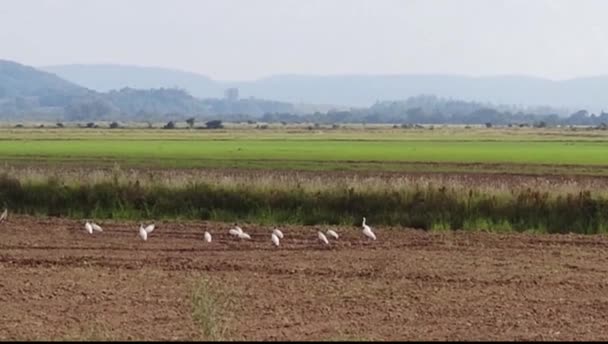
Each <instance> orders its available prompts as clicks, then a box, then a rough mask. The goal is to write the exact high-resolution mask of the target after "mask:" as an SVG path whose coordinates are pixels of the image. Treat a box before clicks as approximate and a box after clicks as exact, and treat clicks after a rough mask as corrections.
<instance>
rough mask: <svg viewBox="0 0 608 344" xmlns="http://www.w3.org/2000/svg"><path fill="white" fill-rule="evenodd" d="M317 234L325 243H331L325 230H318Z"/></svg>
mask: <svg viewBox="0 0 608 344" xmlns="http://www.w3.org/2000/svg"><path fill="white" fill-rule="evenodd" d="M317 236H318V237H319V240H321V242H322V243H324V244H325V245H329V241H328V240H327V237H326V236H325V234H323V232H321V231H318V232H317Z"/></svg>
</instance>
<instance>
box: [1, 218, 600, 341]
mask: <svg viewBox="0 0 608 344" xmlns="http://www.w3.org/2000/svg"><path fill="white" fill-rule="evenodd" d="M101 225H102V226H103V228H104V232H103V233H94V234H93V235H89V234H87V233H86V232H85V231H84V229H83V223H82V222H78V221H72V220H65V219H55V218H51V219H39V218H32V217H10V218H9V220H8V221H7V222H4V223H2V224H0V339H2V340H8V339H39V340H40V339H42V340H44V339H53V340H58V339H59V340H61V339H81V340H86V339H125V340H137V339H139V340H160V339H167V340H189V339H199V338H201V337H200V331H199V328H198V327H197V323H196V322H195V321H194V320H193V318H192V292H193V285H194V283H195V282H196V281H197V280H198V279H200V278H203V277H206V278H208V279H209V280H211V281H212V282H213V283H215V284H217V285H218V288H220V289H221V290H222V292H223V293H224V294H225V295H229V296H230V303H228V304H227V305H226V307H227V309H225V311H226V312H227V313H229V314H230V317H229V319H227V320H226V322H225V323H224V324H225V326H226V328H227V331H226V333H225V339H229V340H233V339H235V340H238V339H250V340H283V339H284V340H348V339H352V340H368V339H369V340H467V339H468V340H484V339H485V340H501V339H502V340H524V339H530V340H583V339H588V340H607V339H608V238H607V237H604V236H580V235H531V234H508V235H506V234H504V235H503V234H491V233H463V232H459V233H425V232H422V231H417V230H411V229H402V228H374V230H375V232H376V235H377V236H378V240H377V241H373V242H372V241H367V240H364V237H363V235H362V234H361V231H360V230H359V228H335V229H336V230H337V231H338V233H339V234H340V235H341V237H340V239H339V240H337V241H335V240H331V239H330V245H329V246H328V247H324V246H322V244H320V243H319V242H318V241H317V236H316V231H315V229H314V228H303V227H282V229H283V233H284V234H285V238H284V239H283V240H282V241H281V246H280V247H278V248H275V247H273V246H272V243H271V241H270V230H271V229H270V228H262V227H258V226H248V225H243V226H242V227H243V229H244V230H245V231H247V232H248V233H250V234H251V236H252V240H251V241H239V240H238V239H235V238H233V237H230V236H229V235H228V229H229V228H230V224H223V223H208V222H201V223H192V222H189V223H186V222H182V223H170V222H166V223H165V222H160V223H159V222H157V223H156V225H157V229H155V231H154V232H153V233H152V234H151V235H150V237H149V239H148V241H146V242H143V241H141V240H140V239H139V238H138V237H137V228H138V224H137V223H134V222H130V223H126V222H109V221H107V222H103V221H102V222H101ZM371 225H372V227H373V224H371ZM204 230H209V231H210V232H211V234H212V235H213V241H212V242H211V243H205V242H203V240H202V238H203V232H204Z"/></svg>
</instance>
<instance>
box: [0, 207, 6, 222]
mask: <svg viewBox="0 0 608 344" xmlns="http://www.w3.org/2000/svg"><path fill="white" fill-rule="evenodd" d="M7 217H8V208H4V211H3V212H2V215H0V223H2V222H3V221H4V220H6V218H7Z"/></svg>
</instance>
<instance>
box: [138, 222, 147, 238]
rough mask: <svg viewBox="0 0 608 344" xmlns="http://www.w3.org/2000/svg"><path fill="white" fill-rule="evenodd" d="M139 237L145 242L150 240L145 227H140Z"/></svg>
mask: <svg viewBox="0 0 608 344" xmlns="http://www.w3.org/2000/svg"><path fill="white" fill-rule="evenodd" d="M139 237H140V238H141V239H142V240H143V241H146V240H148V232H146V229H145V228H144V225H142V224H140V225H139Z"/></svg>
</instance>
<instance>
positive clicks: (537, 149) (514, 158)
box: [0, 140, 608, 168]
mask: <svg viewBox="0 0 608 344" xmlns="http://www.w3.org/2000/svg"><path fill="white" fill-rule="evenodd" d="M0 156H2V157H3V158H5V159H6V158H9V159H10V158H19V159H27V158H29V159H32V160H34V159H51V160H61V159H67V160H70V159H79V158H82V159H91V158H95V159H112V160H116V161H124V162H129V161H130V160H148V161H150V160H154V162H155V163H156V164H158V166H163V164H165V162H164V160H168V161H171V162H178V163H179V165H180V166H182V167H196V166H197V165H198V163H197V161H199V160H218V161H223V162H228V161H233V162H239V161H249V162H251V161H264V162H265V163H267V165H268V167H270V168H274V167H282V166H283V167H288V166H289V164H290V163H291V162H302V161H309V162H320V163H322V164H324V165H326V167H327V165H330V166H332V165H333V167H340V165H344V164H348V163H352V162H377V163H382V162H435V163H440V162H447V163H510V164H554V165H564V164H567V165H598V166H603V165H607V166H608V142H507V141H504V142H461V141H454V142H444V141H396V142H387V141H378V142H375V141H367V142H363V141H319V140H315V141H305V140H286V141H261V140H238V141H201V140H197V141H126V140H81V141H54V140H42V141H40V140H39V141H29V140H23V141H2V142H0Z"/></svg>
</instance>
